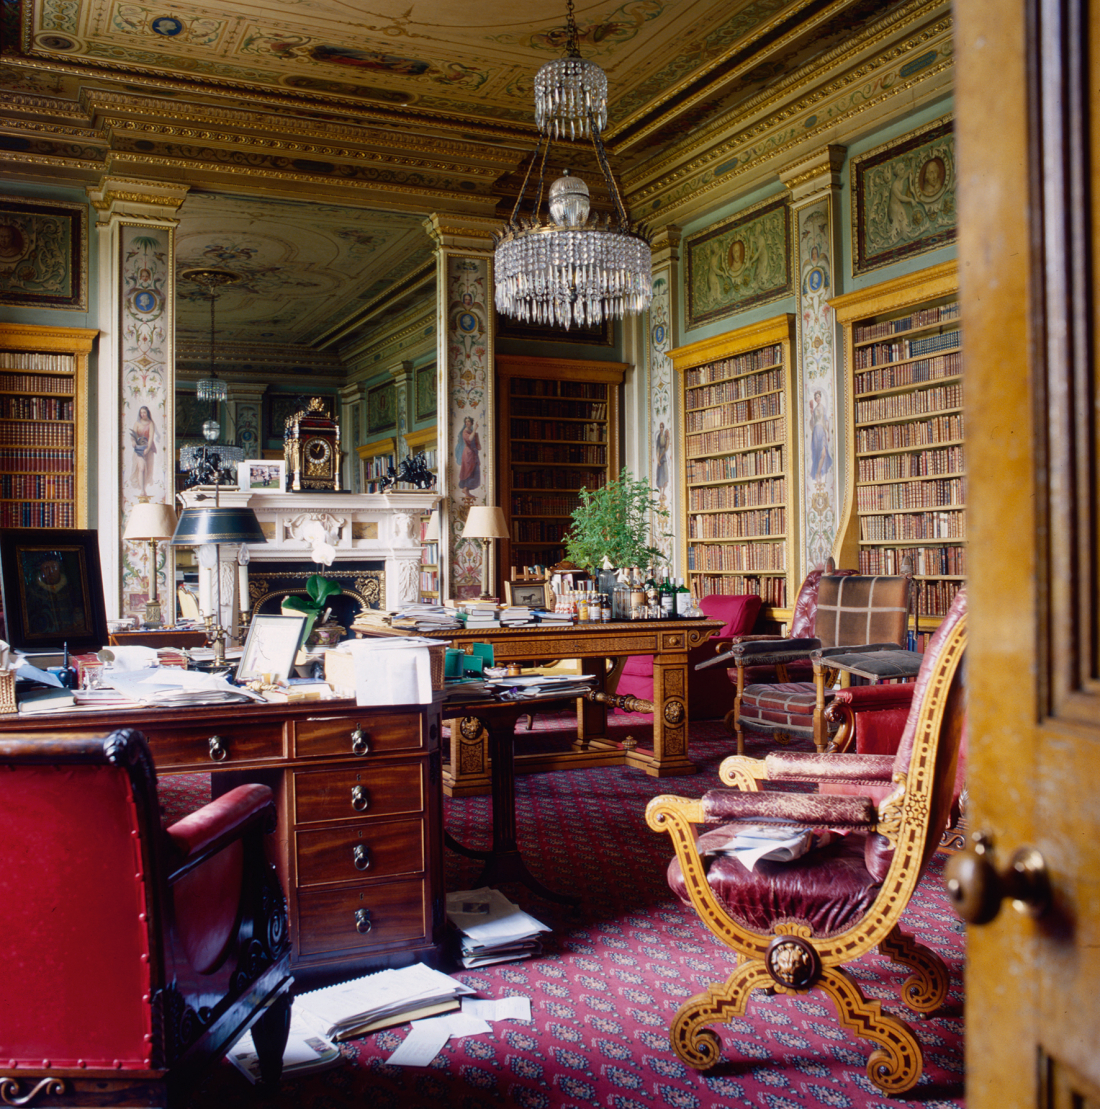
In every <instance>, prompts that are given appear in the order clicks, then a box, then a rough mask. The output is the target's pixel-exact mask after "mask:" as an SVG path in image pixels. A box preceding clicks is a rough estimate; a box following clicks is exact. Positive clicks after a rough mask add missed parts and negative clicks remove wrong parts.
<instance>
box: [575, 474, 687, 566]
mask: <svg viewBox="0 0 1100 1109" xmlns="http://www.w3.org/2000/svg"><path fill="white" fill-rule="evenodd" d="M580 498H581V504H580V507H579V508H576V509H574V511H573V524H572V526H571V527H570V529H569V533H568V535H567V536H566V538H565V554H566V557H567V558H568V559H569V560H570V561H571V562H575V563H576V564H577V565H578V566H587V567H589V568H590V569H592V570H595V569H596V568H597V567H604V568H605V569H606V568H608V567H614V568H618V569H625V568H627V567H629V566H638V567H644V566H649V565H651V564H652V563H653V562H655V561H658V560H663V559H664V557H665V556H664V554H663V553H662V552H661V551H660V550H659V549H658V548H657V547H655V546H654V545H653V543H652V541H651V538H650V533H651V529H652V528H654V527H656V528H657V529H659V530H658V537H661V538H663V537H664V536H665V534H666V533H665V532H664V530H663V525H664V521H665V520H666V519H667V518H668V509H666V508H662V507H661V504H660V501H659V499H658V497H657V493H656V490H654V488H653V486H652V485H650V484H649V481H648V479H646V478H640V479H639V478H635V477H634V475H633V474H632V473H631V472H630V470H628V469H627V468H626V467H625V466H624V467H623V470H622V472H621V473H620V474H619V476H618V477H617V478H612V479H611V480H610V481H608V483H607V484H606V485H604V486H601V487H600V488H599V489H594V490H589V489H581V491H580Z"/></svg>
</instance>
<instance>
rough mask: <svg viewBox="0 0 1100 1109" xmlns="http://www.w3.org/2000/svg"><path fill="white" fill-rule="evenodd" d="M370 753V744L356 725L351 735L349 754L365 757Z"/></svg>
mask: <svg viewBox="0 0 1100 1109" xmlns="http://www.w3.org/2000/svg"><path fill="white" fill-rule="evenodd" d="M369 751H370V744H369V743H368V742H367V737H366V734H365V733H364V732H363V729H362V728H360V727H359V725H358V724H356V725H355V729H354V730H353V731H352V733H351V753H352V754H353V755H365V754H367V753H368V752H369Z"/></svg>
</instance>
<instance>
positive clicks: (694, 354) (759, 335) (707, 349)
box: [668, 315, 792, 373]
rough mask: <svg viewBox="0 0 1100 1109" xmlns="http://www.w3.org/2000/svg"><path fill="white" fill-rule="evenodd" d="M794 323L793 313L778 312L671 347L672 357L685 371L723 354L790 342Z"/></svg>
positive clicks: (714, 359)
mask: <svg viewBox="0 0 1100 1109" xmlns="http://www.w3.org/2000/svg"><path fill="white" fill-rule="evenodd" d="M791 323H792V317H791V316H787V315H783V316H776V317H775V318H773V319H770V320H763V321H761V322H760V323H755V324H749V325H748V326H747V327H739V328H738V329H737V330H736V331H727V332H726V333H725V334H722V335H713V336H711V337H710V338H709V339H699V340H697V341H696V342H694V343H685V344H684V345H683V346H682V347H675V348H674V349H673V350H670V351H669V352H668V356H669V358H671V359H672V364H673V366H674V367H675V368H676V369H677V370H678V371H679V372H680V373H683V371H684V370H690V369H691V368H692V367H693V366H702V365H704V364H705V363H707V362H715V361H717V360H718V359H719V358H732V357H734V356H735V355H737V354H740V353H741V352H742V351H746V350H754V349H755V348H756V347H765V346H768V345H769V344H771V343H784V342H786V343H789V342H790V338H791Z"/></svg>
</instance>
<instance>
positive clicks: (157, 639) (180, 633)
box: [107, 628, 206, 649]
mask: <svg viewBox="0 0 1100 1109" xmlns="http://www.w3.org/2000/svg"><path fill="white" fill-rule="evenodd" d="M107 645H108V646H109V647H157V648H160V647H174V648H177V649H180V648H186V647H205V646H206V632H204V631H194V630H192V629H191V628H164V629H162V630H159V631H158V630H156V629H152V630H147V631H139V632H111V633H110V634H109V635H108V636H107Z"/></svg>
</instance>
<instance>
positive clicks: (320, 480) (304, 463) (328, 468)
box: [283, 397, 340, 490]
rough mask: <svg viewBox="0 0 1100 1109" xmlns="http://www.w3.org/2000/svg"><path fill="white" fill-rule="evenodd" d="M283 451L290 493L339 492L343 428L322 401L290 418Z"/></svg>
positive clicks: (318, 398)
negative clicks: (324, 490)
mask: <svg viewBox="0 0 1100 1109" xmlns="http://www.w3.org/2000/svg"><path fill="white" fill-rule="evenodd" d="M283 450H284V453H285V455H286V472H287V486H288V488H289V489H291V490H301V489H331V490H336V489H339V488H340V427H339V425H338V424H337V423H336V421H335V420H334V419H332V417H331V416H326V415H325V413H324V402H323V401H322V400H321V399H320V397H314V398H313V399H312V400H310V402H309V405H308V407H307V408H305V409H302V410H300V411H298V412H295V413H294V415H293V416H290V417H288V418H287V421H286V434H285V435H284V437H283Z"/></svg>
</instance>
